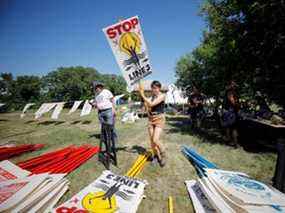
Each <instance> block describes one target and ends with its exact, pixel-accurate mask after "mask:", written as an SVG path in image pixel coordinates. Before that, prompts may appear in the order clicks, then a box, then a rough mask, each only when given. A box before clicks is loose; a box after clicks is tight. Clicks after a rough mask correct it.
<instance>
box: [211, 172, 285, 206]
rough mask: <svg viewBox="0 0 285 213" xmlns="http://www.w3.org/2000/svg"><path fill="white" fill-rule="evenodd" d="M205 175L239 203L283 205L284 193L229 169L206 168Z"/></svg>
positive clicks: (284, 203)
mask: <svg viewBox="0 0 285 213" xmlns="http://www.w3.org/2000/svg"><path fill="white" fill-rule="evenodd" d="M206 172H207V176H208V178H209V179H210V180H211V182H213V183H215V184H216V185H217V186H218V187H219V188H220V189H222V190H223V192H224V194H226V195H227V196H229V197H230V199H231V200H232V201H233V202H234V203H237V204H239V205H246V204H253V205H279V206H285V195H284V194H283V193H281V192H279V191H277V190H273V189H271V188H269V187H268V186H267V185H265V184H263V183H261V182H259V181H256V180H253V179H251V178H249V177H246V176H241V175H237V174H236V173H234V172H231V171H224V170H217V169H206Z"/></svg>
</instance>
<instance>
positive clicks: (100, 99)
mask: <svg viewBox="0 0 285 213" xmlns="http://www.w3.org/2000/svg"><path fill="white" fill-rule="evenodd" d="M92 88H93V92H94V94H95V100H94V101H93V102H91V103H90V104H91V105H92V106H94V107H96V108H97V109H98V118H99V121H100V124H101V134H102V132H103V129H102V126H103V124H107V125H110V126H111V127H112V130H113V131H112V140H113V141H114V142H116V141H117V134H116V130H115V116H116V108H115V99H114V96H113V94H112V92H111V91H109V90H108V89H105V88H104V84H103V83H102V82H99V81H93V82H92Z"/></svg>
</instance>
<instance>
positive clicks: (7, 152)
mask: <svg viewBox="0 0 285 213" xmlns="http://www.w3.org/2000/svg"><path fill="white" fill-rule="evenodd" d="M43 147H44V144H24V145H18V146H16V145H5V146H0V160H6V159H8V158H11V157H14V156H17V155H20V154H22V153H25V152H31V151H35V150H38V149H41V148H43Z"/></svg>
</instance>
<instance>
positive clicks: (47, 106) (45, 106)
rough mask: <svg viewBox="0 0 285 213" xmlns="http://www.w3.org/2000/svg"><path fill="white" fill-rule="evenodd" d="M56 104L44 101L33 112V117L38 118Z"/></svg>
mask: <svg viewBox="0 0 285 213" xmlns="http://www.w3.org/2000/svg"><path fill="white" fill-rule="evenodd" d="M55 106H56V103H44V104H42V105H41V106H40V108H39V109H38V110H37V111H36V113H35V119H38V118H40V117H41V116H42V115H43V114H44V113H48V112H49V111H50V110H52V108H54V107H55Z"/></svg>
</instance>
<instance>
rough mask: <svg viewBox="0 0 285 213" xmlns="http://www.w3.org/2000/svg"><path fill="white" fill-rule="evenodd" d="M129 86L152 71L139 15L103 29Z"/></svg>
mask: <svg viewBox="0 0 285 213" xmlns="http://www.w3.org/2000/svg"><path fill="white" fill-rule="evenodd" d="M103 32H104V34H105V36H106V38H107V40H108V42H109V44H110V46H111V49H112V51H113V53H114V55H115V58H116V61H117V63H118V65H119V67H120V69H121V71H122V73H123V76H124V78H125V80H126V82H127V84H128V86H129V87H133V85H134V84H136V83H137V82H138V81H139V80H140V79H142V78H144V77H146V76H147V75H149V74H151V73H152V68H151V65H150V62H149V56H148V51H147V47H146V44H145V41H144V37H143V33H142V29H141V26H140V23H139V18H138V16H134V17H131V18H128V19H125V20H123V21H119V22H118V23H116V24H113V25H111V26H108V27H106V28H104V29H103Z"/></svg>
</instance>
